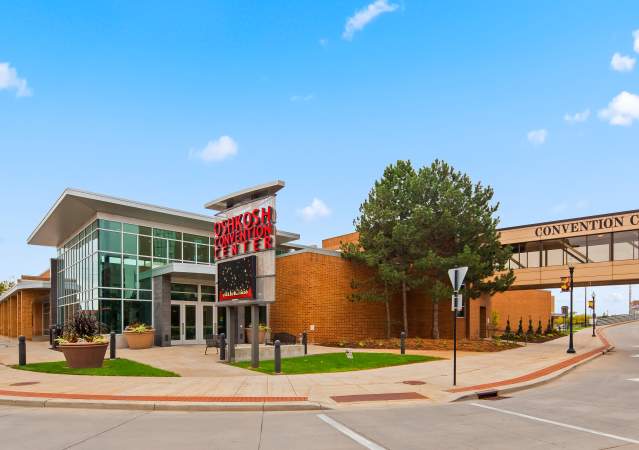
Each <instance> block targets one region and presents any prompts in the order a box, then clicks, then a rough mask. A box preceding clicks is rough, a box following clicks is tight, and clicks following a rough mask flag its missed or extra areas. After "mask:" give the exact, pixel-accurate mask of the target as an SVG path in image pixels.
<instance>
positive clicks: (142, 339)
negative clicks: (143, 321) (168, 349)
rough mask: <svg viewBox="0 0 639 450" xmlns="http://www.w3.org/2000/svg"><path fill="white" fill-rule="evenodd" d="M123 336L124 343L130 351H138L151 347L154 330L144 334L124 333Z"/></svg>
mask: <svg viewBox="0 0 639 450" xmlns="http://www.w3.org/2000/svg"><path fill="white" fill-rule="evenodd" d="M123 334H124V335H125V336H126V343H127V344H128V345H129V348H131V349H134V350H139V349H142V348H151V347H153V341H154V340H155V330H149V331H145V332H144V333H136V332H134V331H125V332H124V333H123Z"/></svg>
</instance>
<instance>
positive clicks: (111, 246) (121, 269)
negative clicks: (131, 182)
mask: <svg viewBox="0 0 639 450" xmlns="http://www.w3.org/2000/svg"><path fill="white" fill-rule="evenodd" d="M210 240H211V237H210V236H200V235H192V234H188V233H181V232H176V231H169V230H163V229H160V228H152V227H146V226H140V225H133V224H128V223H122V222H116V221H112V220H105V219H99V220H96V221H95V222H93V223H92V224H91V225H89V226H87V227H86V228H85V229H84V230H82V231H80V232H79V233H78V234H77V235H76V236H74V237H73V238H72V239H71V240H69V241H68V243H67V244H65V245H64V246H63V247H61V248H59V249H58V258H59V260H60V262H59V268H60V269H59V272H58V286H59V292H58V312H59V316H58V317H59V321H60V323H65V322H66V321H68V320H69V319H70V318H71V317H73V314H74V313H75V312H76V311H79V310H87V311H91V312H94V313H95V314H97V316H98V320H100V321H101V322H102V323H103V324H104V325H105V327H106V329H107V331H116V332H117V333H121V332H122V329H123V328H124V327H126V326H127V325H129V324H131V323H146V324H151V323H152V317H153V313H152V309H153V308H152V299H153V294H152V282H151V280H152V278H151V271H152V269H153V268H154V267H159V266H162V265H165V264H168V263H170V262H190V263H197V264H211V263H212V256H213V251H212V250H211V242H210Z"/></svg>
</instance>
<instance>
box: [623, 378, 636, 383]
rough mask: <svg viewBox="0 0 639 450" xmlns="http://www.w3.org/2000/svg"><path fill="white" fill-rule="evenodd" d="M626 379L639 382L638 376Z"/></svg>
mask: <svg viewBox="0 0 639 450" xmlns="http://www.w3.org/2000/svg"><path fill="white" fill-rule="evenodd" d="M626 381H637V382H639V378H628V379H627V380H626Z"/></svg>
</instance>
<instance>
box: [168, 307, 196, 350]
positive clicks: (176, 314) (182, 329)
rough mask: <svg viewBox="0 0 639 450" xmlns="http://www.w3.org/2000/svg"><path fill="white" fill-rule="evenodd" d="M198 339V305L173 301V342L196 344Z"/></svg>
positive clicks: (174, 343) (173, 343)
mask: <svg viewBox="0 0 639 450" xmlns="http://www.w3.org/2000/svg"><path fill="white" fill-rule="evenodd" d="M196 340H197V305H196V304H191V303H171V344H172V345H176V344H195V343H196Z"/></svg>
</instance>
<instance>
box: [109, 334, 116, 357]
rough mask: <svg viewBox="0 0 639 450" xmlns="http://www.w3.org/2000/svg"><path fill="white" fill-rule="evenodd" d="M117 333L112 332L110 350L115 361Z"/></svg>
mask: <svg viewBox="0 0 639 450" xmlns="http://www.w3.org/2000/svg"><path fill="white" fill-rule="evenodd" d="M115 347H116V345H115V331H112V332H111V340H110V341H109V350H110V351H111V353H110V355H109V357H110V358H111V359H115Z"/></svg>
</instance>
